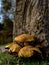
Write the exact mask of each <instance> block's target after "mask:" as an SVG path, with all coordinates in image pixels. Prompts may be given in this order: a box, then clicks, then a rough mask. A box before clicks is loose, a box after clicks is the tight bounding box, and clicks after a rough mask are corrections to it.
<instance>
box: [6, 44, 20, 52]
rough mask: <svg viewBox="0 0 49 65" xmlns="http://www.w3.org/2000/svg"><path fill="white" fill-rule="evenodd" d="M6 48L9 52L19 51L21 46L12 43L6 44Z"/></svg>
mask: <svg viewBox="0 0 49 65" xmlns="http://www.w3.org/2000/svg"><path fill="white" fill-rule="evenodd" d="M6 48H9V50H8V51H9V52H12V53H13V52H17V53H18V52H19V50H20V49H21V46H20V45H18V44H16V43H12V44H9V45H7V46H6Z"/></svg>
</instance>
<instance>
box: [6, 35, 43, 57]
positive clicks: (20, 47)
mask: <svg viewBox="0 0 49 65" xmlns="http://www.w3.org/2000/svg"><path fill="white" fill-rule="evenodd" d="M33 41H35V36H33V35H30V34H21V35H19V36H17V37H15V38H14V43H11V44H9V45H6V46H5V48H6V49H8V52H11V53H14V52H15V53H16V54H17V55H18V57H25V58H27V57H31V56H33V55H34V54H35V53H36V52H37V53H38V54H40V55H41V56H42V52H41V51H40V48H42V46H41V45H38V44H37V45H35V46H33V45H30V44H28V43H30V42H31V43H32V42H33Z"/></svg>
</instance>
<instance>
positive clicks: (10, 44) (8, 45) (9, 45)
mask: <svg viewBox="0 0 49 65" xmlns="http://www.w3.org/2000/svg"><path fill="white" fill-rule="evenodd" d="M12 44H13V43H9V44H7V45H6V46H5V49H9V48H10V47H11V46H12Z"/></svg>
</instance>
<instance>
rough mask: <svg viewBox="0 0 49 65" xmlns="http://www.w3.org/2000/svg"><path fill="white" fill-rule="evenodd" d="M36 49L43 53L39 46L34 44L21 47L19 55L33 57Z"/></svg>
mask: <svg viewBox="0 0 49 65" xmlns="http://www.w3.org/2000/svg"><path fill="white" fill-rule="evenodd" d="M35 51H36V52H38V53H40V54H41V51H40V50H39V49H38V48H35V47H32V46H25V47H23V48H21V49H20V51H19V53H18V57H26V58H27V57H31V56H33V55H34V53H35Z"/></svg>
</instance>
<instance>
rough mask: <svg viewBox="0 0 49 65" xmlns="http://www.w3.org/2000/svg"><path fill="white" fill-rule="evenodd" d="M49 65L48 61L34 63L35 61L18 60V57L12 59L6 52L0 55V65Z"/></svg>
mask: <svg viewBox="0 0 49 65" xmlns="http://www.w3.org/2000/svg"><path fill="white" fill-rule="evenodd" d="M18 63H19V65H49V61H47V60H45V61H44V60H42V61H37V60H36V61H35V60H32V61H31V60H29V59H26V60H25V59H19V61H18V57H14V56H12V55H10V54H8V52H4V53H1V54H0V65H17V64H18Z"/></svg>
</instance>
